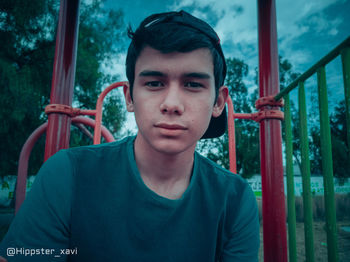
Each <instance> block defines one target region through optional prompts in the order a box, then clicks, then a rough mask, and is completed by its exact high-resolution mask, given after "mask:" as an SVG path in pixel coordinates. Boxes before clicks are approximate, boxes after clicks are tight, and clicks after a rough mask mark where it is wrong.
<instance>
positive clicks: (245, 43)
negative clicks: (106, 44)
mask: <svg viewBox="0 0 350 262" xmlns="http://www.w3.org/2000/svg"><path fill="white" fill-rule="evenodd" d="M122 2H124V3H122ZM106 7H108V8H114V9H120V8H121V9H122V10H123V11H124V14H125V15H124V20H125V23H126V24H129V23H130V24H131V25H132V26H133V28H136V27H137V26H138V24H139V23H140V22H141V21H142V20H143V19H144V18H145V17H147V16H148V15H150V14H152V13H157V12H165V11H174V10H175V11H177V10H181V9H183V10H185V11H188V12H190V13H192V14H193V15H195V16H197V17H199V18H202V19H204V20H206V21H207V22H208V23H209V24H210V25H212V26H213V27H214V29H215V30H216V32H217V33H218V35H219V37H220V39H221V43H222V45H223V49H224V53H225V56H226V57H236V58H239V59H242V60H244V61H245V63H247V64H248V65H249V69H250V73H249V74H250V76H249V77H248V78H247V79H246V84H247V85H248V87H249V88H250V89H253V88H257V87H256V86H255V83H254V80H253V79H254V76H255V72H254V69H255V68H256V67H257V66H258V52H257V43H258V39H257V1H252V0H245V1H242V0H162V1H161V0H134V1H121V0H107V3H106ZM276 14H277V34H278V49H279V50H278V51H279V54H280V55H281V56H283V57H284V58H287V59H288V60H289V61H290V62H291V63H292V65H293V68H294V71H296V72H301V73H302V72H304V71H306V70H307V69H308V68H309V67H311V66H312V65H313V64H314V63H316V62H317V61H318V60H319V59H321V58H322V57H323V56H324V55H326V54H327V53H328V52H329V51H331V50H332V49H333V48H334V47H335V46H337V45H338V44H339V43H341V42H342V41H344V40H345V39H346V38H347V37H349V36H350V15H349V14H350V0H309V1H305V0H293V1H290V0H276ZM124 62H125V56H123V55H121V56H120V59H119V61H116V67H115V70H117V71H118V72H119V73H120V74H121V78H123V77H125V74H124V73H123V70H124V67H123V64H124ZM326 70H327V81H328V85H329V88H330V89H334V90H333V91H332V92H333V93H337V94H338V93H339V94H342V93H343V87H342V73H341V64H340V59H339V58H338V59H336V60H335V61H334V62H333V63H331V64H330V65H329V66H327V67H326ZM308 84H309V85H315V83H314V80H312V79H311V80H310V81H309V83H306V87H307V86H308ZM339 86H340V87H341V88H339ZM335 89H336V90H335ZM337 97H338V96H337ZM330 102H331V103H332V101H330Z"/></svg>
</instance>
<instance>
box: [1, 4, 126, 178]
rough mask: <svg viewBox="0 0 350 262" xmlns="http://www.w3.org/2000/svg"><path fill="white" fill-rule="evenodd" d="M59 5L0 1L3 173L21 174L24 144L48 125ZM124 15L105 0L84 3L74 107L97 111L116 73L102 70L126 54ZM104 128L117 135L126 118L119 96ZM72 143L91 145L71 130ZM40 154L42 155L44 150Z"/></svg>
mask: <svg viewBox="0 0 350 262" xmlns="http://www.w3.org/2000/svg"><path fill="white" fill-rule="evenodd" d="M58 10H59V1H53V0H33V1H25V0H16V1H15V0H5V1H2V2H1V3H0V46H1V47H2V48H1V50H0V88H1V93H2V95H1V97H0V104H1V107H0V121H1V123H2V128H1V129H0V159H1V162H0V175H1V176H3V175H9V174H16V173H17V161H18V157H19V152H20V150H21V147H22V146H23V144H24V142H25V140H26V139H27V138H28V136H29V135H30V134H31V133H32V132H33V130H34V129H35V128H37V127H38V126H39V125H40V124H42V123H43V122H44V121H46V119H47V116H46V115H45V114H44V113H43V111H44V107H45V106H46V105H47V104H48V103H49V95H50V87H51V78H52V69H53V58H54V52H55V51H54V50H55V36H56V27H57V21H58ZM121 28H124V26H123V15H122V13H121V11H108V10H105V9H103V5H102V1H97V0H95V1H92V3H90V4H86V3H82V4H81V9H80V28H79V40H78V54H77V69H76V81H75V97H74V103H73V105H74V106H77V107H81V108H88V109H92V108H94V107H95V102H96V99H97V95H98V94H99V93H100V92H101V88H102V87H103V86H104V85H106V84H107V83H111V82H112V81H114V80H115V79H116V77H117V76H116V75H113V74H109V73H106V72H105V71H102V70H101V66H102V65H104V67H106V68H109V67H110V66H111V65H110V63H109V61H110V60H111V59H112V58H113V57H114V56H115V55H117V53H118V51H120V50H121V48H122V46H123V45H122V44H123V41H124V36H125V33H123V32H124V31H125V30H124V29H123V30H121ZM106 102H107V103H106V104H107V105H106V110H105V112H104V117H105V118H104V124H105V125H106V126H107V127H108V128H111V129H112V132H113V133H114V134H117V133H118V131H119V130H120V127H121V124H122V123H123V121H124V119H125V116H124V113H123V112H124V111H123V110H122V107H121V103H120V98H119V97H118V96H116V95H111V96H109V97H107V101H106ZM71 139H72V142H73V144H86V143H90V141H89V140H88V139H87V138H84V137H83V136H82V135H81V134H78V133H77V132H76V130H74V129H73V130H72V134H71ZM43 143H44V141H41V142H39V145H38V146H37V147H36V150H35V151H34V152H33V154H32V157H31V164H30V173H35V172H36V171H37V169H38V167H39V166H40V165H41V164H42V159H43V154H42V151H43V148H44V146H43ZM40 151H41V152H40Z"/></svg>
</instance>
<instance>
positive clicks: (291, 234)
mask: <svg viewBox="0 0 350 262" xmlns="http://www.w3.org/2000/svg"><path fill="white" fill-rule="evenodd" d="M284 117H285V119H284V123H285V132H286V134H285V141H286V175H287V204H288V217H287V219H288V220H287V221H288V247H289V261H290V262H296V261H297V244H296V217H295V196H294V172H293V141H292V117H291V111H290V99H289V95H286V97H285V106H284Z"/></svg>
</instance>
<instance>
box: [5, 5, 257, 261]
mask: <svg viewBox="0 0 350 262" xmlns="http://www.w3.org/2000/svg"><path fill="white" fill-rule="evenodd" d="M129 35H130V37H131V39H132V41H131V44H130V47H129V50H128V55H127V60H126V70H127V77H128V80H129V85H128V86H127V87H125V88H124V95H125V101H126V107H127V110H128V111H129V112H134V113H135V119H136V122H137V126H138V128H139V131H138V133H137V136H136V137H128V138H125V139H124V140H121V141H119V142H115V143H108V144H103V145H99V146H89V147H80V148H73V149H69V150H62V151H60V152H59V153H57V154H56V155H54V156H53V157H52V158H50V159H49V160H48V161H47V162H46V163H45V164H44V165H43V167H42V168H41V170H40V173H39V174H38V177H37V179H36V181H35V184H34V185H33V188H32V190H31V192H30V193H29V194H28V197H27V199H26V201H25V202H24V203H23V205H22V207H21V209H20V211H19V212H18V214H17V215H16V217H15V219H14V221H13V224H12V225H11V227H10V230H9V232H8V234H7V236H6V237H5V239H4V241H3V242H2V245H1V250H0V251H1V255H3V256H4V255H5V256H7V259H8V260H9V261H123V262H124V261H127V262H133V261H135V262H136V261H137V262H139V261H161V262H164V261H174V262H175V261H176V262H181V261H191V262H192V261H201V262H202V261H212V262H214V261H225V262H228V261H258V258H257V257H258V249H259V222H258V212H257V205H256V200H255V197H254V194H253V192H252V190H251V189H250V188H249V186H248V184H247V183H246V182H245V181H244V180H243V179H242V178H240V177H239V176H237V175H233V174H231V173H230V172H228V171H226V170H224V169H222V168H221V167H219V166H218V165H216V164H215V163H213V162H211V161H210V160H208V159H206V158H204V157H202V156H200V155H199V154H198V153H196V152H195V147H196V143H197V141H198V140H199V139H201V138H208V137H218V136H221V135H222V134H223V133H224V131H225V128H226V112H225V102H226V99H227V96H228V89H227V87H225V86H224V85H223V83H224V79H225V75H226V64H225V59H224V55H223V53H222V50H221V46H220V41H219V38H218V36H217V35H216V33H215V32H214V30H213V29H212V28H211V27H210V26H209V25H208V24H206V23H205V22H203V21H202V20H199V19H197V18H195V17H193V16H191V15H190V14H188V13H186V12H183V11H181V12H170V13H162V14H156V15H152V16H150V17H148V18H146V19H145V20H144V21H143V22H142V23H141V25H140V26H139V28H138V29H137V30H136V31H135V32H134V33H133V32H131V31H130V32H129ZM8 248H12V250H11V253H8V250H9V249H8ZM14 249H15V250H14ZM6 252H7V254H6ZM11 255H12V256H11Z"/></svg>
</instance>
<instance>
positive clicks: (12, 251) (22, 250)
mask: <svg viewBox="0 0 350 262" xmlns="http://www.w3.org/2000/svg"><path fill="white" fill-rule="evenodd" d="M72 177H73V168H72V166H71V162H70V159H69V158H68V155H67V152H66V151H65V150H63V151H60V152H58V153H57V154H55V155H54V156H52V157H51V158H49V159H48V160H47V161H46V162H45V163H44V164H43V166H42V167H41V169H40V171H39V173H38V174H37V176H36V179H35V181H34V183H33V186H32V189H31V191H30V192H29V193H28V194H27V196H26V199H25V201H24V202H23V204H22V206H21V208H20V209H19V211H18V212H17V214H16V216H15V218H14V220H13V221H12V223H11V226H10V228H9V231H8V232H7V234H6V236H5V237H4V239H3V241H2V242H1V245H0V255H1V256H4V257H6V258H7V260H8V261H9V262H10V261H36V262H39V261H66V257H65V256H64V255H61V254H60V250H61V249H65V248H68V246H69V235H70V222H69V221H70V215H71V200H72V192H73V191H72V187H73V182H72V181H73V179H72ZM8 255H9V256H8Z"/></svg>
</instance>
